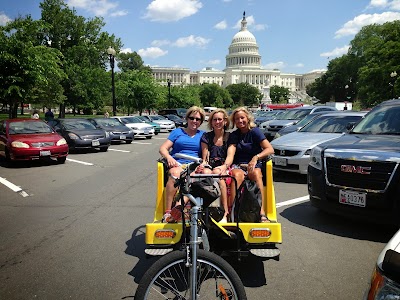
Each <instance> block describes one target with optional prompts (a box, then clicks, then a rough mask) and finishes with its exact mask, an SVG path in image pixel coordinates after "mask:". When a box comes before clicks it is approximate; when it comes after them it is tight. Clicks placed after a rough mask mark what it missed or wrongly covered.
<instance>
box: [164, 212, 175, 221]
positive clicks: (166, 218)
mask: <svg viewBox="0 0 400 300" xmlns="http://www.w3.org/2000/svg"><path fill="white" fill-rule="evenodd" d="M162 222H163V223H175V222H176V221H175V219H174V218H173V217H172V215H171V210H166V211H165V213H164V216H163V218H162Z"/></svg>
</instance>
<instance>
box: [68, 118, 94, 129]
mask: <svg viewBox="0 0 400 300" xmlns="http://www.w3.org/2000/svg"><path fill="white" fill-rule="evenodd" d="M62 124H63V125H64V127H65V129H67V130H76V129H78V130H84V129H96V126H94V125H93V124H92V123H90V121H88V120H83V119H82V120H63V121H62Z"/></svg>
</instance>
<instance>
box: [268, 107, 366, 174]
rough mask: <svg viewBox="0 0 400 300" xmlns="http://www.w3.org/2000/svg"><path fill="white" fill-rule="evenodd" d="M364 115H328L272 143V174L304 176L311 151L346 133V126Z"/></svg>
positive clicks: (359, 113)
mask: <svg viewBox="0 0 400 300" xmlns="http://www.w3.org/2000/svg"><path fill="white" fill-rule="evenodd" d="M364 115H365V113H361V112H353V113H342V112H336V113H329V114H324V115H322V116H321V117H319V118H316V119H314V120H313V121H311V122H310V123H309V124H307V125H306V126H304V127H303V128H301V129H300V130H299V131H296V132H292V133H289V134H286V135H284V136H282V137H280V138H277V139H274V140H273V141H272V142H271V145H272V146H273V147H274V150H275V152H274V155H273V157H272V163H273V167H274V170H278V171H287V172H294V173H300V174H307V168H308V163H309V161H310V153H311V149H312V148H314V147H315V146H316V145H318V144H320V143H323V142H326V141H330V140H334V139H337V138H338V137H340V136H341V135H343V133H344V132H346V131H347V130H348V127H349V126H351V125H349V124H353V125H354V123H356V122H358V121H359V120H361V118H362V117H363V116H364Z"/></svg>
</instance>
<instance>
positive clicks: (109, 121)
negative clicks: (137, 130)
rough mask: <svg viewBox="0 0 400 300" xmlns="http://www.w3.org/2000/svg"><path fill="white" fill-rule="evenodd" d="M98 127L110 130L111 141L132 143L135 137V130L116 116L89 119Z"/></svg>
mask: <svg viewBox="0 0 400 300" xmlns="http://www.w3.org/2000/svg"><path fill="white" fill-rule="evenodd" d="M88 120H89V121H90V122H92V123H93V125H95V126H96V127H100V128H102V129H104V130H105V131H107V132H108V134H109V135H110V139H111V142H118V143H121V142H125V143H127V144H130V143H132V141H133V139H134V133H133V130H132V129H130V128H129V127H127V126H125V125H124V124H122V123H121V122H120V121H118V120H117V119H114V118H93V119H88Z"/></svg>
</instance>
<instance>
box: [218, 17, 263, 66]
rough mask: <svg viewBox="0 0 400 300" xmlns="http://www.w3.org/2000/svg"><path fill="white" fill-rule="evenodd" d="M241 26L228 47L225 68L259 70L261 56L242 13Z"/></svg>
mask: <svg viewBox="0 0 400 300" xmlns="http://www.w3.org/2000/svg"><path fill="white" fill-rule="evenodd" d="M241 23H242V26H241V29H240V31H239V32H238V33H236V34H235V35H234V36H233V38H232V42H231V44H230V46H229V54H228V55H227V56H226V68H231V69H232V68H233V69H235V68H260V66H261V56H260V54H259V53H258V45H257V41H256V38H255V37H254V35H253V34H252V33H251V32H250V31H248V30H247V21H246V16H245V13H243V19H242V22H241Z"/></svg>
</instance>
